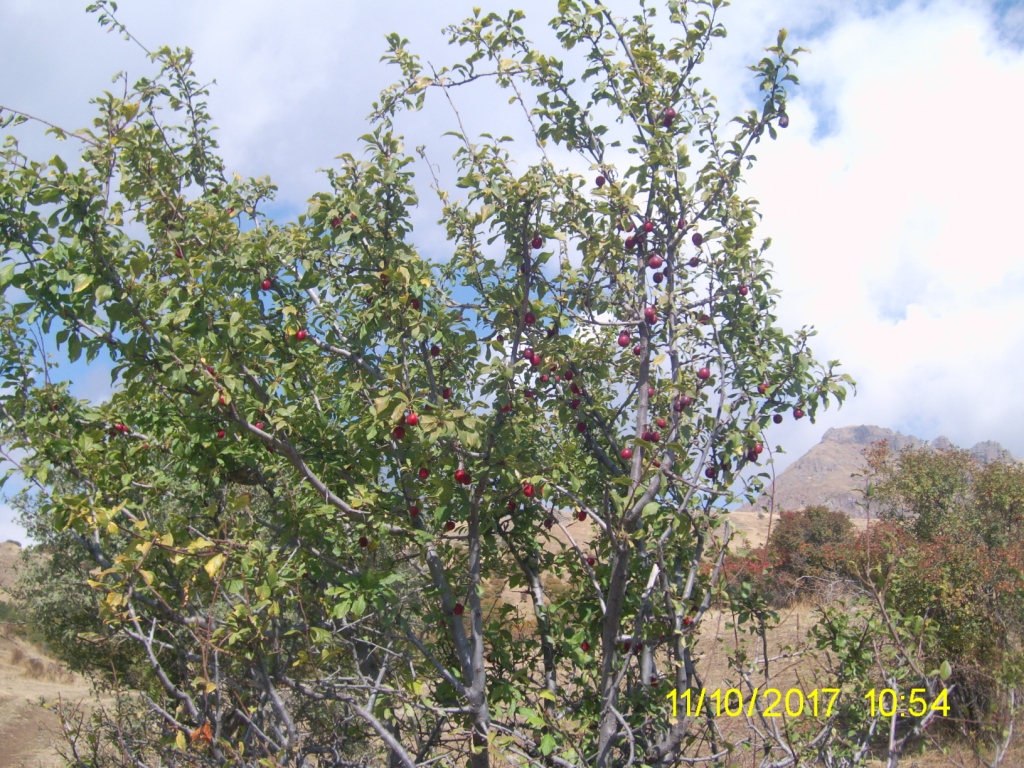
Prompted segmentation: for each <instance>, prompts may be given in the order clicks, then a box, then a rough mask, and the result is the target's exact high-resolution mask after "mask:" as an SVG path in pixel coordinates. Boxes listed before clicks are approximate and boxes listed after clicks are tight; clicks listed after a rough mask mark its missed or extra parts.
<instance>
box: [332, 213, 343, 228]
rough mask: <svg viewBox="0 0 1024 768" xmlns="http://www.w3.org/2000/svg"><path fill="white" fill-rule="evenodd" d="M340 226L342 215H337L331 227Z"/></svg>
mask: <svg viewBox="0 0 1024 768" xmlns="http://www.w3.org/2000/svg"><path fill="white" fill-rule="evenodd" d="M340 226H341V218H340V217H338V216H335V217H334V218H333V219H331V229H337V228H338V227H340Z"/></svg>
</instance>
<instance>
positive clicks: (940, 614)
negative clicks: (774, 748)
mask: <svg viewBox="0 0 1024 768" xmlns="http://www.w3.org/2000/svg"><path fill="white" fill-rule="evenodd" d="M866 456H867V459H868V467H869V477H870V485H869V488H870V489H871V490H870V494H869V498H870V500H871V503H872V506H873V507H874V508H875V510H876V511H877V512H878V513H879V517H880V520H879V521H878V522H877V523H873V524H872V525H871V527H870V528H869V529H868V530H866V531H864V532H862V533H860V534H859V535H858V536H857V537H856V539H855V541H854V542H853V543H852V546H849V547H847V549H846V557H845V558H843V562H842V570H843V571H844V572H845V575H846V576H847V577H848V578H850V579H851V580H852V583H853V584H854V585H855V586H856V587H857V588H859V594H855V595H854V597H853V598H852V599H850V600H848V601H847V602H845V603H840V604H837V605H831V606H823V607H822V610H821V615H822V621H821V622H820V624H819V625H817V626H816V628H815V634H816V635H817V638H818V642H819V647H821V648H827V649H828V650H829V651H831V653H832V654H833V658H834V659H835V664H834V666H833V667H832V668H831V669H830V670H829V674H831V675H833V676H834V677H835V678H836V679H838V680H855V681H856V687H857V689H858V696H859V695H863V694H864V692H867V691H869V690H870V689H871V688H875V689H876V692H878V691H881V690H884V689H890V690H893V691H897V692H899V695H900V696H901V697H902V701H907V700H908V698H909V696H910V695H911V694H912V693H913V691H914V690H915V689H916V690H918V691H919V692H921V693H922V694H924V693H926V694H927V696H926V697H924V698H926V699H927V701H928V703H929V705H930V706H929V708H928V710H927V711H925V712H923V715H924V716H923V717H922V718H914V719H905V718H902V717H901V718H899V722H897V721H896V718H894V717H892V716H891V713H890V716H889V717H888V718H883V717H880V716H879V715H880V713H879V712H878V711H877V709H876V711H875V712H873V713H869V712H867V711H865V710H863V709H862V710H861V711H860V712H854V711H851V712H850V720H851V721H852V722H859V723H860V727H852V728H851V729H850V730H851V732H852V733H866V732H873V731H874V730H875V728H876V725H879V724H882V723H883V722H884V719H888V720H889V724H888V726H887V729H888V731H889V745H888V751H889V754H890V762H889V765H894V764H895V760H897V759H898V756H899V754H900V752H901V751H902V750H903V749H904V747H905V746H906V745H907V744H908V743H911V742H913V741H915V740H916V741H918V742H920V741H922V740H923V739H924V738H926V737H927V735H928V734H927V733H926V726H927V725H928V724H929V722H930V721H933V720H934V721H935V722H944V723H946V729H947V730H954V729H955V730H956V731H958V732H959V733H960V734H961V735H962V736H964V737H968V738H969V739H970V742H971V745H972V747H973V748H974V750H975V753H976V756H977V757H978V759H979V764H984V765H988V766H992V768H995V766H998V765H1000V764H1004V763H1008V762H1009V761H1010V760H1011V759H1012V758H1011V757H1010V756H1009V748H1010V746H1011V742H1012V739H1013V732H1014V723H1015V721H1016V719H1017V718H1018V714H1017V704H1016V702H1017V701H1018V699H1019V696H1020V694H1021V681H1022V680H1024V675H1022V673H1024V666H1022V661H1024V658H1022V656H1021V651H1020V647H1021V637H1022V628H1024V602H1022V598H1024V580H1022V574H1024V568H1022V565H1024V547H1022V546H1021V543H1020V525H1021V511H1022V507H1021V502H1022V500H1024V469H1022V467H1021V466H1020V465H1019V464H1011V463H1004V462H993V463H990V464H987V465H984V466H982V465H981V464H980V463H979V462H977V461H976V460H975V459H973V458H972V457H971V455H970V454H969V453H968V452H967V451H962V450H955V449H954V450H942V451H936V450H933V449H931V448H928V447H925V448H919V449H907V450H904V451H901V452H899V453H895V454H894V453H891V452H890V451H889V449H888V447H887V446H886V444H885V443H880V444H877V445H875V446H872V447H871V448H870V449H869V450H868V451H866ZM856 698H857V696H855V697H853V699H854V700H856ZM940 705H941V707H942V708H939V707H940ZM937 715H942V716H941V717H937ZM872 720H874V722H872ZM860 740H861V739H860V738H859V737H858V738H857V739H855V741H860ZM857 748H859V747H857Z"/></svg>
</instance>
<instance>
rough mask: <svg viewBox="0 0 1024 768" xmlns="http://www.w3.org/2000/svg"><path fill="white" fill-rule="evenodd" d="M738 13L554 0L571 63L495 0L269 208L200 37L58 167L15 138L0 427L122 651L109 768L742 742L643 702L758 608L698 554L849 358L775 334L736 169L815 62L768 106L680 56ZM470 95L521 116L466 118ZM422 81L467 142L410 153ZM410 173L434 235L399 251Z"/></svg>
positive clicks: (759, 76) (770, 80) (698, 53)
mask: <svg viewBox="0 0 1024 768" xmlns="http://www.w3.org/2000/svg"><path fill="white" fill-rule="evenodd" d="M724 5H726V3H724V2H722V0H710V1H708V2H682V0H666V2H664V3H662V4H656V3H651V2H640V3H638V4H637V6H636V8H635V10H634V11H633V12H632V15H630V16H628V17H625V18H623V17H619V16H616V15H615V14H613V13H612V12H611V10H610V9H609V8H607V7H606V6H604V5H602V4H601V3H600V2H593V1H592V0H560V1H559V2H558V4H557V8H555V7H552V9H551V10H552V11H553V12H555V11H557V15H556V16H555V18H554V20H553V21H552V22H551V26H552V28H553V29H554V31H555V32H556V33H557V37H558V40H559V41H560V43H561V48H562V50H561V52H560V53H559V54H558V55H555V54H553V53H545V52H542V51H541V50H539V49H538V48H537V47H536V46H535V45H534V44H533V43H531V41H530V40H528V39H527V37H526V36H525V33H524V31H523V28H522V27H521V21H522V19H523V14H522V13H520V12H517V11H513V12H510V13H508V14H507V15H504V16H501V15H495V14H486V13H483V12H481V11H479V10H477V11H475V12H474V15H473V16H472V17H471V18H469V19H467V20H465V21H463V22H462V23H460V24H456V25H454V26H451V27H449V28H448V29H447V30H446V33H447V34H448V36H449V38H450V42H451V43H452V44H453V45H452V48H451V50H452V51H455V50H456V47H455V44H458V45H459V46H462V48H463V49H464V50H468V52H469V53H468V55H467V56H466V57H465V58H464V59H462V60H461V61H459V62H457V63H455V64H453V65H451V66H448V67H444V68H439V69H433V68H429V67H425V66H424V65H423V64H422V63H421V62H420V60H419V59H418V58H417V56H416V55H415V54H414V53H413V51H412V49H411V47H410V44H409V43H408V41H406V40H405V39H403V38H401V37H399V36H398V35H391V36H389V37H388V38H387V50H386V53H385V58H386V59H387V60H388V61H389V62H390V63H392V64H394V65H395V66H396V67H397V70H398V71H399V72H400V73H401V74H400V77H399V78H398V79H397V82H396V83H395V84H394V85H393V86H391V87H389V88H387V89H385V90H384V91H383V92H382V93H381V96H380V98H379V100H378V101H377V102H376V103H374V104H373V106H372V112H371V114H370V116H369V118H368V120H369V127H368V130H367V133H366V134H365V135H364V136H363V137H362V138H361V140H360V141H361V142H362V150H361V151H360V152H358V153H354V154H343V155H341V156H340V162H339V163H338V164H337V166H336V167H335V168H333V169H331V170H329V171H328V172H327V183H326V185H325V186H326V189H325V191H323V192H321V193H319V194H316V195H315V196H314V197H313V198H312V199H311V200H310V201H309V208H308V212H306V213H305V214H303V215H301V216H298V218H297V220H295V221H291V222H287V223H277V222H274V221H272V220H271V219H270V218H269V217H268V216H267V215H266V213H265V210H266V207H267V201H268V200H270V199H272V198H273V196H274V194H275V187H274V186H273V184H272V183H271V182H270V181H269V179H267V178H251V179H242V178H239V177H237V176H233V175H232V174H230V173H228V172H227V171H226V169H225V167H224V165H223V163H222V161H221V160H220V158H219V156H218V154H217V144H216V141H215V138H214V134H213V131H212V127H211V124H210V122H209V121H210V117H209V115H208V114H207V111H206V106H205V101H204V99H205V97H206V91H205V90H204V88H203V87H201V86H200V85H199V84H198V82H197V81H196V79H195V76H194V75H193V72H192V69H191V54H190V52H188V51H187V50H184V51H183V50H171V49H161V50H158V51H156V52H155V53H153V54H152V61H153V63H154V65H155V66H156V68H157V69H156V72H155V73H154V74H153V75H152V76H151V77H147V78H145V79H142V80H140V81H138V82H137V83H135V84H134V86H131V85H129V84H128V83H126V84H125V88H124V90H123V92H120V93H119V95H114V94H111V93H106V94H104V95H103V96H102V97H100V98H99V99H98V100H97V107H98V115H97V117H96V119H95V121H94V124H93V126H92V127H91V128H90V129H88V130H82V131H76V132H70V131H65V130H61V129H53V130H54V131H56V133H57V134H58V136H59V137H61V138H64V139H66V140H68V141H69V142H70V143H71V146H73V147H74V148H75V149H76V150H77V149H78V148H80V149H81V154H80V157H78V158H77V159H76V160H75V161H73V162H66V161H64V160H62V159H61V158H59V157H55V158H54V159H52V160H50V161H49V162H38V161H35V160H33V159H31V158H29V157H26V156H25V155H23V154H22V153H21V152H20V150H19V148H18V144H17V142H15V141H10V142H9V143H8V144H7V145H6V146H5V148H4V150H3V153H4V154H3V167H2V175H0V232H2V237H3V262H2V265H3V266H2V269H0V285H2V287H3V290H4V304H3V315H2V318H0V322H2V326H3V358H2V364H3V377H4V387H3V391H2V394H0V405H2V411H0V413H2V416H3V419H4V430H5V431H4V440H5V445H6V450H7V455H8V456H9V457H10V458H11V459H12V460H13V461H16V462H17V465H18V469H19V470H20V472H21V473H22V475H23V476H24V479H25V481H26V482H27V483H28V484H29V486H30V488H31V490H32V494H33V498H34V501H33V502H32V504H33V509H35V510H36V514H38V515H39V516H40V519H42V520H44V521H45V522H46V524H47V525H48V526H49V528H50V529H51V530H52V531H54V532H55V533H58V532H59V533H60V535H61V536H64V537H67V538H66V540H67V541H71V542H75V545H76V546H78V547H80V548H81V550H82V552H83V553H85V554H87V556H88V557H89V558H90V560H91V567H92V568H93V570H92V571H91V572H90V575H89V583H90V586H91V587H92V589H93V590H94V592H95V596H94V600H95V605H96V606H98V614H97V615H98V620H99V621H100V622H101V623H100V625H99V626H100V629H99V630H97V632H96V633H95V637H93V638H92V640H91V641H92V642H95V643H96V644H97V648H99V647H100V646H102V645H103V644H104V643H107V644H112V643H121V644H124V643H126V642H127V643H128V644H129V645H131V646H132V647H135V648H136V649H137V655H136V657H135V659H136V661H135V663H136V664H137V665H138V669H139V670H141V671H139V672H138V676H137V678H135V682H133V686H135V687H136V688H137V689H138V690H141V691H142V692H143V693H144V695H145V699H144V702H146V705H145V707H143V710H144V711H142V712H141V713H140V715H139V716H138V717H135V718H130V719H126V720H124V721H123V728H122V730H121V731H119V733H120V734H121V735H120V737H119V739H120V740H119V741H118V740H112V741H111V744H110V745H109V748H110V749H111V750H113V751H114V752H115V753H117V754H119V755H121V758H120V759H121V760H122V761H123V762H124V764H126V765H127V764H132V763H134V764H143V763H146V764H151V763H150V761H151V760H156V759H157V757H159V759H160V760H162V761H164V763H165V764H173V765H206V764H209V765H223V764H228V763H230V764H252V765H255V764H257V763H258V762H259V763H260V764H265V765H270V764H280V765H308V764H314V763H315V764H318V765H326V764H329V765H352V764H366V765H382V764H385V762H386V763H387V764H389V765H396V766H397V765H401V766H407V767H410V768H411V766H415V765H420V764H427V763H430V764H435V763H436V761H437V760H438V759H444V760H448V761H449V762H448V763H444V764H456V763H454V762H450V761H453V760H456V759H457V760H458V763H457V764H459V765H462V764H468V765H472V766H486V765H501V764H504V763H503V762H502V761H505V762H508V763H512V764H519V763H522V764H531V765H559V766H584V765H587V766H590V765H593V766H611V765H616V766H619V765H658V766H668V765H682V764H686V761H688V760H692V759H698V758H699V759H703V760H706V759H709V758H710V756H713V755H717V756H719V758H721V757H722V756H724V755H726V754H727V753H728V752H729V751H731V750H733V749H740V748H741V746H740V745H745V746H746V747H747V748H749V747H751V745H753V744H754V743H755V742H754V741H751V740H749V739H747V740H742V739H741V740H739V741H738V742H737V741H736V740H735V739H734V738H733V737H731V736H730V737H726V736H725V735H723V733H722V732H721V730H720V728H719V726H718V725H717V724H716V720H715V717H713V716H705V715H704V714H702V715H701V716H700V717H697V716H695V715H694V716H691V715H690V714H687V713H685V712H680V714H679V715H678V716H677V717H673V716H672V715H671V711H670V710H671V707H670V705H669V704H668V702H667V701H666V699H665V694H666V693H668V692H669V691H670V690H672V689H675V690H677V691H678V692H680V693H681V692H683V691H687V690H691V689H693V690H696V689H700V688H702V687H707V688H713V687H715V686H716V685H717V681H708V680H703V681H702V679H701V672H700V669H699V666H698V664H697V662H696V660H695V657H696V655H697V654H696V650H695V648H696V644H697V643H698V640H697V630H698V628H699V627H700V624H701V620H702V618H703V617H704V616H705V614H706V613H707V612H708V611H709V609H711V607H712V606H713V605H716V606H717V607H719V608H726V609H735V610H736V611H737V614H738V616H739V617H740V621H741V622H742V621H747V620H748V619H749V616H750V615H751V613H750V612H751V611H756V610H760V608H759V607H758V605H757V604H756V600H755V598H754V597H752V596H750V595H746V596H742V595H726V594H725V593H724V592H723V591H722V590H720V589H719V583H718V577H719V573H720V569H721V564H722V560H723V557H724V548H723V547H724V544H723V541H724V540H725V539H726V538H727V532H728V524H727V520H728V513H727V508H728V507H729V505H730V504H731V503H732V502H734V501H735V500H736V499H737V498H738V495H742V494H744V493H747V492H751V491H750V489H748V488H747V487H746V483H747V480H746V479H744V478H748V479H749V477H751V475H752V473H751V472H749V471H747V470H748V469H749V468H750V465H757V464H759V463H761V464H764V463H766V462H767V460H768V457H769V455H770V454H769V453H765V454H764V455H763V456H762V455H761V451H760V446H761V445H762V444H765V443H766V436H765V429H766V428H767V427H768V426H769V424H770V422H771V421H772V420H773V418H776V419H778V418H780V417H781V416H782V415H784V414H785V415H787V416H796V417H797V418H799V416H800V415H802V414H803V413H806V414H807V415H808V416H810V417H811V418H813V417H814V415H815V413H816V411H817V409H818V408H820V407H822V406H827V404H828V403H829V401H830V400H836V401H840V402H841V401H842V399H843V397H844V395H845V393H846V389H845V386H844V382H846V383H850V380H849V379H848V377H846V376H845V375H840V374H838V373H836V372H835V368H836V365H837V364H836V363H830V364H828V365H827V366H826V365H822V364H820V363H818V362H816V361H815V359H814V358H813V356H812V354H811V352H810V350H809V349H808V346H807V342H808V338H809V336H810V335H811V331H809V330H807V329H804V330H801V331H799V332H796V333H792V332H786V331H784V330H783V329H782V328H781V327H780V326H779V324H778V322H777V318H776V317H775V315H774V307H775V302H776V292H775V291H773V290H772V287H771V282H770V277H771V273H770V270H769V264H768V262H767V261H766V259H765V250H766V248H767V246H768V241H766V240H758V239H756V238H755V233H754V224H755V219H756V218H757V214H756V211H755V207H754V201H753V200H750V199H747V198H745V197H744V196H743V188H742V171H743V170H744V169H745V168H748V167H749V165H750V163H751V162H752V161H753V160H754V158H753V156H752V155H751V149H752V148H753V147H754V145H756V144H758V143H759V142H761V141H762V140H764V139H767V138H769V137H770V138H772V139H775V138H777V136H778V134H777V131H776V126H782V127H785V125H786V124H787V123H788V118H786V117H785V108H786V86H787V85H788V84H789V83H795V82H796V77H795V76H794V75H793V73H792V69H793V67H794V66H795V64H796V60H795V58H794V55H796V54H797V53H798V52H799V49H796V50H793V49H789V48H787V47H786V34H785V32H784V31H782V32H780V33H779V35H778V39H777V42H776V43H775V44H774V45H772V46H771V47H769V48H768V49H767V52H766V56H765V58H763V59H762V60H761V61H760V62H759V63H758V64H756V65H755V66H753V67H751V68H750V69H751V70H752V71H753V73H754V82H755V83H756V84H757V85H758V86H759V90H758V94H759V95H758V98H759V101H758V103H757V104H756V105H755V106H756V109H752V110H751V111H749V112H747V113H745V114H743V115H741V116H739V117H738V118H735V119H734V120H733V121H731V122H728V123H725V122H724V121H721V120H720V117H719V112H718V110H717V107H716V102H715V98H714V97H713V96H712V95H711V94H710V93H708V91H706V90H705V89H704V88H703V86H702V85H701V84H700V82H699V79H698V72H699V71H700V67H701V64H702V62H703V61H704V58H705V56H706V55H707V53H708V51H709V49H710V47H711V44H712V43H713V41H714V40H715V39H716V38H719V37H722V36H724V35H725V29H724V27H723V26H722V25H721V23H720V22H719V20H718V14H719V11H720V9H721V7H722V6H724ZM91 10H92V11H93V12H95V13H97V14H98V18H99V20H100V22H101V23H102V24H104V25H106V26H110V27H112V28H114V29H118V30H119V31H121V32H124V31H125V30H124V29H123V27H122V26H121V25H120V23H119V22H118V21H117V18H116V16H115V15H114V14H115V12H116V6H115V5H114V3H112V2H99V3H95V4H94V5H93V6H91ZM559 56H564V57H565V58H564V59H562V58H559ZM570 73H578V74H570ZM488 88H492V89H502V90H503V91H505V92H506V94H507V95H508V97H509V107H508V109H509V112H508V114H507V115H501V116H498V115H493V116H491V119H492V121H493V123H494V127H495V129H500V127H501V125H503V124H511V123H512V122H513V121H515V120H521V121H522V125H523V126H524V128H525V129H526V130H527V131H529V135H530V137H531V139H530V142H529V143H526V144H523V143H521V142H516V141H513V140H511V139H509V138H508V137H500V134H499V133H493V134H489V133H484V134H482V135H478V136H477V135H469V134H467V132H466V131H465V130H464V129H463V128H462V121H461V118H460V113H459V111H458V110H459V106H460V104H467V103H469V102H471V100H472V99H473V98H474V95H473V93H474V91H479V89H488ZM431 99H438V100H441V103H442V104H443V105H448V104H450V105H451V109H452V111H451V113H450V114H451V127H452V132H451V134H450V135H449V136H450V138H447V139H445V138H442V137H435V136H419V135H417V136H415V145H416V149H415V150H414V151H411V152H410V151H409V149H408V148H407V146H406V139H405V138H404V137H403V136H402V135H400V134H399V132H398V125H399V124H400V123H401V124H406V123H403V122H402V121H403V120H407V118H408V115H409V114H410V113H412V112H415V111H417V110H419V109H421V108H422V107H423V106H424V105H425V103H426V102H427V101H428V100H431ZM446 108H447V107H446ZM2 117H3V119H4V124H5V126H8V127H10V128H12V129H13V128H14V126H15V124H17V123H23V122H26V121H28V122H29V123H31V122H32V118H29V117H28V116H26V115H22V114H20V113H17V112H12V111H10V110H8V111H6V112H5V113H4V114H3V115H2ZM407 125H408V126H410V130H415V127H416V125H417V124H416V122H415V121H414V120H408V122H407ZM19 130H21V128H19ZM452 139H454V141H455V142H456V146H457V148H456V149H455V152H454V156H453V158H452V162H451V163H449V164H447V165H445V164H444V163H443V162H442V161H441V156H444V155H445V154H446V152H447V151H446V150H441V151H439V150H438V144H439V143H441V142H443V141H450V140H452ZM431 142H433V143H431ZM420 160H422V161H423V163H422V164H421V165H417V163H418V162H419V161H420ZM417 168H420V169H422V173H421V174H420V175H419V176H417V175H416V170H417ZM424 175H425V176H426V180H425V183H424V178H423V177H424ZM423 194H430V195H436V196H437V199H438V200H439V206H440V210H441V212H442V213H441V220H440V222H439V225H440V226H441V227H442V228H443V232H444V234H445V235H446V238H447V245H446V247H445V248H444V249H443V251H442V250H438V251H431V252H429V253H423V252H421V251H420V250H418V249H417V247H416V246H415V245H414V240H415V235H416V232H414V230H413V224H412V221H413V219H412V211H413V209H414V208H415V206H417V204H418V201H419V199H420V196H421V195H423ZM421 239H422V238H421ZM53 344H56V346H57V347H59V349H60V350H61V352H62V353H63V354H65V355H66V357H67V359H68V360H70V361H72V362H73V361H76V360H78V359H79V358H80V357H83V356H84V358H85V359H86V360H87V361H95V362H96V363H97V364H102V363H104V362H106V361H108V360H109V361H110V364H111V366H112V375H113V377H114V380H115V382H116V386H115V392H114V394H113V396H112V397H111V398H110V399H109V400H108V401H104V402H100V403H91V402H86V401H83V400H81V399H78V398H76V397H75V396H74V393H73V391H72V389H71V388H70V385H69V384H68V383H67V382H62V381H60V377H59V376H58V373H59V369H53V368H52V367H51V364H50V363H49V362H48V361H47V358H46V355H45V351H46V350H47V349H50V348H51V346H52V345H53ZM57 478H59V480H60V482H56V479H57ZM520 598H522V599H520ZM743 600H746V601H747V602H746V603H743V604H742V605H740V604H739V603H737V601H743ZM723 601H725V602H723ZM726 603H728V604H726ZM747 682H748V683H749V682H750V678H749V677H748V678H747ZM132 701H138V699H132ZM126 733H127V734H130V735H131V738H128V737H127V736H125V734H126ZM776 733H777V731H776ZM791 736H792V734H791ZM792 737H793V738H795V736H792ZM759 738H761V741H757V742H756V745H757V749H758V754H763V755H765V756H766V757H765V759H766V760H772V761H775V760H777V761H778V763H777V764H778V765H784V764H789V763H787V762H786V761H787V760H790V759H791V756H792V754H794V753H793V751H792V750H793V747H792V746H791V745H789V744H788V743H787V744H783V743H782V742H781V741H779V740H777V739H776V740H774V741H773V740H772V739H771V738H769V736H767V735H763V736H762V737H759ZM115 742H116V743H115ZM432 761H433V762H432ZM765 764H767V763H765ZM772 764H776V763H774V762H773V763H772Z"/></svg>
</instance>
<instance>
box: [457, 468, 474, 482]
mask: <svg viewBox="0 0 1024 768" xmlns="http://www.w3.org/2000/svg"><path fill="white" fill-rule="evenodd" d="M455 482H457V483H461V484H462V485H469V484H470V483H471V482H472V479H471V478H470V476H469V472H467V471H466V470H464V469H456V470H455Z"/></svg>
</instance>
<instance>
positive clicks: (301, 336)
mask: <svg viewBox="0 0 1024 768" xmlns="http://www.w3.org/2000/svg"><path fill="white" fill-rule="evenodd" d="M308 335H309V334H307V333H306V332H305V331H304V330H302V331H296V332H295V338H296V340H298V341H305V340H306V336H308Z"/></svg>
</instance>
